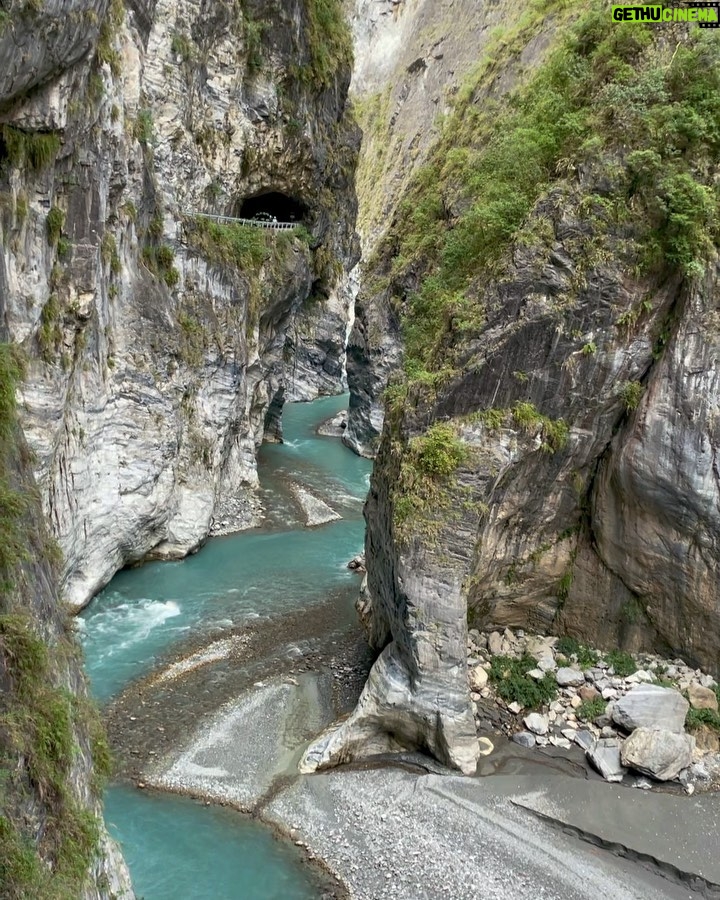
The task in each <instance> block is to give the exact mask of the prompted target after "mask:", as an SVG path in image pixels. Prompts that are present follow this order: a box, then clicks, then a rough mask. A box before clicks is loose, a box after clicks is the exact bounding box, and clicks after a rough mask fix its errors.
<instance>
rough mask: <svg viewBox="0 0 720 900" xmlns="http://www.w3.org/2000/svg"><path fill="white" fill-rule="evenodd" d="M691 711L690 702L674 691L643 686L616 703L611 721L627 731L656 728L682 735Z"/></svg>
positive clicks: (634, 689) (639, 686)
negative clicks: (688, 712)
mask: <svg viewBox="0 0 720 900" xmlns="http://www.w3.org/2000/svg"><path fill="white" fill-rule="evenodd" d="M689 708H690V707H689V704H688V702H687V700H686V699H685V698H684V697H683V696H682V695H681V694H679V693H678V692H677V691H674V690H672V688H663V687H658V686H657V685H654V684H640V685H638V686H637V687H636V688H633V689H632V690H631V691H629V692H628V693H627V694H626V695H625V696H624V697H622V698H621V699H620V700H618V701H617V703H616V704H615V705H614V707H613V710H612V718H613V721H614V722H615V723H616V724H617V725H620V726H621V727H622V728H624V729H625V730H626V731H634V730H635V729H636V728H655V729H658V730H661V731H674V732H677V733H680V732H682V731H683V729H684V727H685V716H686V715H687V711H688V709H689Z"/></svg>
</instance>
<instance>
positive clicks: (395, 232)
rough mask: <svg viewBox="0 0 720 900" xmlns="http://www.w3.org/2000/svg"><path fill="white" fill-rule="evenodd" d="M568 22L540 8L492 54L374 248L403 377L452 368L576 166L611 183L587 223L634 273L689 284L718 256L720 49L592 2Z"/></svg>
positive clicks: (706, 38) (554, 5)
mask: <svg viewBox="0 0 720 900" xmlns="http://www.w3.org/2000/svg"><path fill="white" fill-rule="evenodd" d="M575 10H577V7H575ZM574 14H575V11H574V10H572V5H571V4H568V3H566V2H558V0H555V2H552V0H542V2H541V0H536V2H534V3H531V4H529V6H528V8H527V12H526V13H525V14H524V18H523V21H522V22H521V23H520V25H519V26H518V27H517V28H516V30H515V32H514V33H513V34H512V35H507V36H505V37H501V38H499V39H496V42H495V44H494V45H493V46H492V47H490V48H489V49H487V50H486V51H485V52H484V54H483V61H482V63H481V65H480V66H479V68H478V71H477V72H476V73H475V74H474V75H473V77H472V78H471V79H469V81H468V83H467V84H466V85H465V86H464V87H463V88H462V89H461V90H460V91H459V93H458V95H457V98H456V102H455V106H454V109H453V111H452V112H451V113H450V115H449V116H448V117H447V119H446V120H445V122H444V127H443V133H442V135H441V137H440V139H439V141H438V143H437V145H436V147H435V148H434V151H433V152H432V154H431V156H430V158H429V162H428V163H427V164H426V165H425V166H424V167H423V168H422V169H421V170H420V171H419V172H418V173H417V175H416V176H415V177H414V179H413V183H412V185H411V187H410V189H409V191H408V193H407V196H406V199H405V200H404V202H403V204H401V207H400V209H399V212H398V214H397V216H396V219H395V222H394V223H393V225H392V227H391V228H390V230H389V232H388V234H387V235H386V238H385V239H384V241H383V243H382V245H381V246H380V248H379V250H378V254H379V258H380V260H381V261H382V262H380V263H379V264H378V265H377V268H378V269H379V270H380V271H384V272H386V271H388V268H389V274H390V285H391V289H392V291H393V295H394V297H395V303H396V310H397V312H398V314H399V315H400V318H401V321H402V327H403V335H404V340H405V348H406V360H407V372H408V377H409V378H410V380H417V378H418V377H419V375H420V374H421V373H422V372H423V371H427V372H436V371H439V370H440V369H441V368H443V367H446V366H450V367H452V366H453V365H454V364H455V360H456V358H457V356H456V353H457V350H458V349H459V348H462V347H463V346H465V345H466V343H467V341H466V340H465V339H464V336H466V335H468V334H473V333H474V334H476V333H477V332H479V331H480V330H481V329H482V328H483V326H484V324H485V309H484V300H483V290H482V285H483V283H485V282H486V281H488V280H490V279H492V278H493V277H494V276H495V277H496V276H497V275H498V274H500V272H501V266H502V264H503V259H504V258H506V254H507V252H508V251H509V250H510V248H511V247H512V245H513V242H514V241H515V240H516V239H517V238H518V237H519V235H520V232H521V231H523V230H527V227H528V222H529V217H532V216H533V215H534V214H533V209H534V207H535V205H536V203H537V202H538V200H539V199H540V198H541V197H542V196H543V195H545V194H546V193H547V192H548V191H549V190H550V189H551V188H552V187H553V186H554V185H556V184H558V185H560V184H562V185H563V189H565V190H566V191H567V193H568V194H569V193H570V185H571V184H572V182H573V180H574V177H575V176H574V174H573V173H575V172H576V171H578V169H579V168H581V167H582V168H584V169H585V170H586V171H588V170H590V171H592V172H593V178H594V179H595V182H596V183H597V181H598V179H600V178H605V180H606V183H607V184H608V186H609V187H608V190H609V191H610V195H609V196H608V197H601V198H595V199H596V200H597V202H594V203H593V204H591V206H593V208H597V210H598V215H597V216H596V218H595V219H593V220H592V221H593V227H596V228H604V229H605V231H608V229H610V228H615V229H617V227H618V226H620V227H621V228H622V231H623V234H624V235H625V236H626V237H625V238H624V250H627V252H628V254H629V257H630V259H631V262H630V266H632V265H633V263H638V264H639V267H640V270H641V271H642V272H643V273H657V274H665V275H666V274H669V273H670V272H672V271H677V272H679V273H681V274H684V275H686V276H694V275H696V274H698V273H699V272H701V271H702V270H703V268H704V266H705V263H706V261H707V260H708V259H709V258H710V256H711V254H712V252H713V247H714V245H715V243H716V241H717V239H718V225H719V222H720V217H719V215H718V187H717V185H716V184H715V183H714V181H713V177H712V172H713V171H714V169H713V166H714V161H715V160H716V159H717V158H718V155H720V130H718V128H717V121H718V116H719V115H720V109H719V107H720V100H719V99H718V98H719V97H720V65H719V64H718V63H719V61H720V45H719V44H718V42H717V40H715V39H714V37H713V35H712V33H711V32H710V31H702V30H700V29H697V28H695V29H692V30H691V31H690V33H689V36H687V37H685V36H684V34H683V36H682V37H681V39H680V41H679V42H678V41H676V40H673V41H665V40H664V38H663V34H662V32H661V29H658V28H653V27H652V26H647V25H641V24H636V23H613V22H612V21H611V19H610V16H609V15H608V13H607V8H606V6H605V4H604V3H602V2H599V0H593V2H592V3H591V4H590V8H589V9H588V10H583V12H582V13H581V14H580V16H579V19H578V21H577V22H576V23H575V24H573V25H567V26H566V25H564V24H563V19H565V20H567V18H568V17H569V16H570V15H574ZM546 15H552V16H554V17H556V21H558V20H559V23H560V27H559V28H558V29H557V33H558V34H560V35H561V37H560V38H559V39H558V41H557V43H556V45H555V46H554V48H553V49H552V50H551V51H550V52H549V53H548V54H547V56H546V58H545V61H544V62H543V63H542V64H541V65H540V66H539V67H538V68H537V69H536V70H534V72H532V74H531V75H530V76H529V77H527V76H526V77H525V78H523V77H522V74H521V76H520V79H519V84H518V86H517V87H516V88H515V89H514V90H513V91H512V92H511V93H510V95H509V96H507V97H504V98H502V100H501V101H500V102H498V101H496V100H493V98H492V93H491V92H490V95H489V96H486V93H487V92H488V91H489V86H490V85H491V84H492V82H493V79H494V78H495V77H496V75H497V71H498V68H499V67H501V66H506V67H509V68H510V69H512V59H513V58H514V57H515V55H516V54H517V53H518V52H519V51H520V50H521V49H522V47H523V46H524V45H526V44H527V43H528V42H529V40H530V39H531V37H534V36H536V35H537V32H538V27H539V25H541V23H542V21H543V18H544V17H545V16H546ZM628 148H642V150H636V151H632V152H628ZM593 240H594V241H595V243H596V244H598V245H599V244H600V243H601V239H600V237H599V236H598V237H597V239H595V238H593ZM591 249H592V247H591ZM594 249H595V250H597V247H595V248H594ZM638 261H639V262H638ZM591 264H592V262H590V263H589V265H591ZM406 273H407V274H408V275H410V276H411V277H409V278H408V279H407V283H408V285H412V287H411V289H410V290H409V291H407V293H406V286H405V275H406ZM418 275H419V276H420V277H419V278H418ZM581 283H582V279H581V278H580V277H579V280H578V284H581ZM583 352H585V353H587V354H590V353H591V352H594V351H593V350H592V347H591V346H590V345H586V349H584V350H583Z"/></svg>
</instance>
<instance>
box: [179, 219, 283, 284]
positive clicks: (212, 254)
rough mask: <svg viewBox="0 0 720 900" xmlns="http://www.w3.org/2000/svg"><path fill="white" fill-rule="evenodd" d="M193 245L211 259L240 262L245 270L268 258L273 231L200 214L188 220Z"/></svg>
mask: <svg viewBox="0 0 720 900" xmlns="http://www.w3.org/2000/svg"><path fill="white" fill-rule="evenodd" d="M185 229H186V232H187V236H188V241H189V242H190V245H191V246H192V247H193V248H194V249H195V250H197V251H198V252H199V253H200V254H202V256H204V257H205V259H207V260H208V262H213V263H221V264H225V265H232V266H236V267H237V268H238V269H241V270H243V271H248V270H249V271H252V270H254V269H259V268H260V266H262V264H263V263H264V262H265V261H266V260H267V259H268V257H269V254H270V248H269V245H268V240H269V239H271V238H272V233H271V232H267V231H265V230H263V229H260V228H253V227H252V226H251V225H242V224H240V223H238V222H227V223H220V222H213V220H212V219H206V218H204V217H202V216H198V217H197V218H195V219H192V220H189V221H187V222H186V223H185Z"/></svg>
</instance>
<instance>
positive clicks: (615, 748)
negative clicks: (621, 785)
mask: <svg viewBox="0 0 720 900" xmlns="http://www.w3.org/2000/svg"><path fill="white" fill-rule="evenodd" d="M587 757H588V759H589V760H590V762H591V763H592V764H593V765H594V766H595V768H596V769H597V770H598V772H599V773H600V774H601V775H602V777H603V778H604V779H605V780H606V781H622V780H623V777H624V776H625V775H626V774H627V769H626V768H625V766H623V764H622V760H621V757H620V741H619V740H618V739H617V738H601V739H600V740H598V741H595V743H594V744H593V745H592V746H591V747H590V749H589V750H588V751H587Z"/></svg>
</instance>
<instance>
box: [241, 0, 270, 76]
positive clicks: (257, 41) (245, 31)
mask: <svg viewBox="0 0 720 900" xmlns="http://www.w3.org/2000/svg"><path fill="white" fill-rule="evenodd" d="M264 33H265V25H264V23H263V22H259V21H258V20H257V19H255V18H253V16H252V15H251V14H250V11H249V10H248V9H247V4H246V3H245V2H243V15H242V38H243V41H244V44H245V60H246V63H247V68H248V72H251V73H252V72H259V71H260V70H261V69H262V66H263V52H262V50H263V46H262V39H263V34H264Z"/></svg>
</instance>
